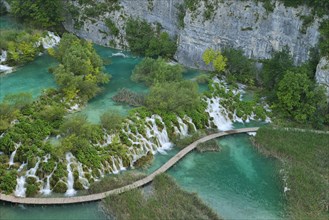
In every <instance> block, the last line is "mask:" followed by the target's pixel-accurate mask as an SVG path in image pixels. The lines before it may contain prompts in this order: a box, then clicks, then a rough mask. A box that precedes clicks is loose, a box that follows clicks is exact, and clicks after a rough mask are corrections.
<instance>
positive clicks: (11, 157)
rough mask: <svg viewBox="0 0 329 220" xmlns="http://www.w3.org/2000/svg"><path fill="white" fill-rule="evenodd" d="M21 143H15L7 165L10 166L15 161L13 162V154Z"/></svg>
mask: <svg viewBox="0 0 329 220" xmlns="http://www.w3.org/2000/svg"><path fill="white" fill-rule="evenodd" d="M21 145H22V143H21V142H20V143H18V144H16V143H15V150H14V151H13V152H12V153H11V155H10V158H9V166H12V165H14V164H15V163H14V157H15V155H16V152H17V149H18V148H19V147H20V146H21Z"/></svg>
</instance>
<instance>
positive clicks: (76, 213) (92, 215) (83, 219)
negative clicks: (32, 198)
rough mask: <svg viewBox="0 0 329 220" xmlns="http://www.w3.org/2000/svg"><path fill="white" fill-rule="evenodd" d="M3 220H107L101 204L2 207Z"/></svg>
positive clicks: (7, 205)
mask: <svg viewBox="0 0 329 220" xmlns="http://www.w3.org/2000/svg"><path fill="white" fill-rule="evenodd" d="M0 219H1V220H2V219H3V220H22V219H28V220H39V219H40V220H105V219H106V215H105V214H104V213H103V212H102V210H101V208H100V206H99V202H93V203H86V204H79V205H57V206H32V205H29V206H27V205H24V206H23V205H12V204H8V203H5V204H1V205H0Z"/></svg>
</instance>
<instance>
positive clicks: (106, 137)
mask: <svg viewBox="0 0 329 220" xmlns="http://www.w3.org/2000/svg"><path fill="white" fill-rule="evenodd" d="M113 136H114V135H109V134H106V133H105V134H104V140H105V141H104V143H102V144H101V143H97V144H95V145H96V146H99V147H106V146H108V145H109V144H111V143H112V139H113Z"/></svg>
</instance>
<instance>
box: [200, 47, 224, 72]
mask: <svg viewBox="0 0 329 220" xmlns="http://www.w3.org/2000/svg"><path fill="white" fill-rule="evenodd" d="M202 59H203V62H205V64H207V65H209V64H210V63H212V65H213V67H214V69H215V71H216V72H222V71H224V70H225V68H226V63H227V58H226V57H224V56H223V55H222V53H221V52H220V51H215V50H214V49H212V48H208V49H206V50H205V52H204V53H203V54H202Z"/></svg>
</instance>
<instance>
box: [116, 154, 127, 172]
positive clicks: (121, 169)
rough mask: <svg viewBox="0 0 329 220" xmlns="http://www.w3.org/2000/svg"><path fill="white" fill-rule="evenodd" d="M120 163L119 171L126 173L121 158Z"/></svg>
mask: <svg viewBox="0 0 329 220" xmlns="http://www.w3.org/2000/svg"><path fill="white" fill-rule="evenodd" d="M118 161H119V169H120V171H125V170H126V167H124V166H123V162H122V159H121V158H120V157H119V158H118Z"/></svg>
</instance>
